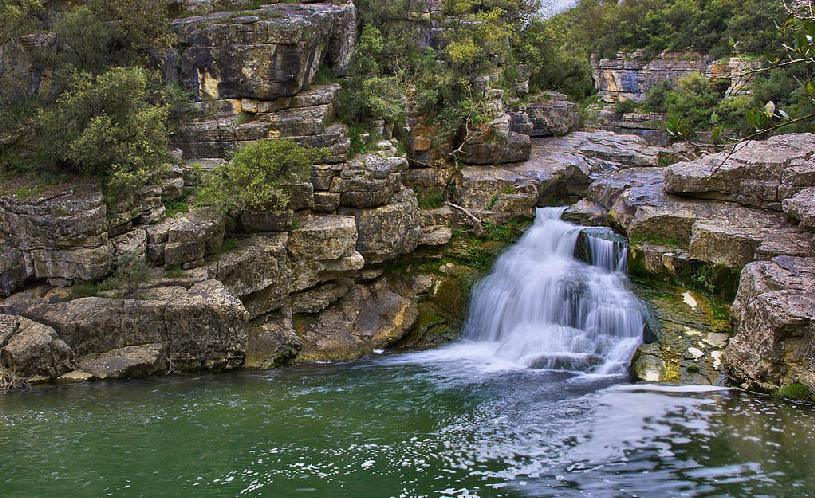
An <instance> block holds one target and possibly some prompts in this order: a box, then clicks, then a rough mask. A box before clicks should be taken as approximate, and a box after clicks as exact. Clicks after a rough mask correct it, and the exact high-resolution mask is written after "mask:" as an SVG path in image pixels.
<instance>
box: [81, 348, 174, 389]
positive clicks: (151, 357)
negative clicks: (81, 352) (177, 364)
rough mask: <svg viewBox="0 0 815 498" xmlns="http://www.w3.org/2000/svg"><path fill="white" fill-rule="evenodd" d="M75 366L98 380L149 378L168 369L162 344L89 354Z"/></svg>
mask: <svg viewBox="0 0 815 498" xmlns="http://www.w3.org/2000/svg"><path fill="white" fill-rule="evenodd" d="M77 365H78V366H79V370H80V371H82V372H86V373H88V374H90V375H91V378H92V379H100V380H102V379H128V378H137V377H149V376H151V375H156V374H163V373H166V372H167V367H168V365H167V358H166V356H165V354H164V345H163V344H145V345H142V346H127V347H124V348H121V349H114V350H112V351H106V352H104V353H101V354H90V355H87V356H83V357H82V358H79V359H78V360H77ZM74 376H76V374H74ZM83 380H84V379H83Z"/></svg>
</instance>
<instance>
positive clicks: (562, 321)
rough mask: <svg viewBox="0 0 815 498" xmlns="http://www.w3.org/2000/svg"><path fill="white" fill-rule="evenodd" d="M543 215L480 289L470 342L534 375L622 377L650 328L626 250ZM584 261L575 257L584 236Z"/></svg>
mask: <svg viewBox="0 0 815 498" xmlns="http://www.w3.org/2000/svg"><path fill="white" fill-rule="evenodd" d="M563 211H564V209H563V208H543V209H538V211H537V217H536V220H535V224H534V225H533V226H532V227H531V228H530V229H529V231H528V232H527V233H526V234H525V235H524V236H523V238H522V239H521V240H520V241H519V242H518V243H517V244H516V245H515V246H514V247H512V248H511V249H509V250H508V251H507V252H505V253H504V254H503V255H501V256H500V257H499V258H498V261H497V262H496V265H495V268H494V270H493V272H492V273H491V274H490V275H489V276H488V277H486V278H485V279H484V280H482V281H481V282H480V283H479V284H478V285H477V286H476V288H475V290H474V293H473V297H472V302H471V305H470V314H469V317H468V320H467V323H466V325H465V330H464V337H465V339H468V340H469V341H473V342H475V343H480V344H483V345H486V344H489V345H491V347H492V350H493V354H494V355H495V356H496V357H498V358H500V359H503V360H507V361H509V362H512V363H515V364H521V365H525V366H527V367H530V368H543V369H562V370H572V371H581V372H587V373H596V374H615V373H623V372H624V371H625V368H626V367H627V365H628V361H629V360H630V358H631V355H632V354H633V352H634V350H635V349H636V347H637V346H638V345H639V343H640V341H641V338H642V332H643V328H644V323H645V322H644V319H643V309H642V305H641V304H640V302H639V301H638V300H637V298H636V297H635V296H634V295H633V293H632V292H631V291H630V290H629V289H628V286H627V282H628V281H627V278H626V276H625V273H624V272H625V269H626V259H627V246H626V245H625V244H624V242H622V241H621V240H620V239H619V238H615V237H614V236H613V233H612V232H610V231H608V230H603V229H585V228H583V227H579V226H576V225H573V224H571V223H567V222H565V221H562V220H561V215H562V214H563ZM582 230H585V231H584V237H585V238H586V239H587V240H586V241H585V244H584V248H585V249H584V251H585V252H586V253H588V254H585V255H584V257H586V259H587V260H588V261H591V262H592V264H588V263H585V262H583V261H580V260H578V259H577V258H576V257H575V249H576V245H577V242H578V236H579V235H580V232H581V231H582Z"/></svg>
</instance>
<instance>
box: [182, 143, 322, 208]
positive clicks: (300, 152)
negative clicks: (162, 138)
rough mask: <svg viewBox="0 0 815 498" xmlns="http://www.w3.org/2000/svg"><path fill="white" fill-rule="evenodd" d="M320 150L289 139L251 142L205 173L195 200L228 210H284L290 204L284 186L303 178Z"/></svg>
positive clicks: (318, 155)
mask: <svg viewBox="0 0 815 498" xmlns="http://www.w3.org/2000/svg"><path fill="white" fill-rule="evenodd" d="M323 154H324V151H321V150H319V149H311V148H306V147H303V146H301V145H299V144H297V143H296V142H293V141H291V140H282V139H270V140H261V141H258V142H252V143H250V144H248V145H245V146H243V147H242V148H241V149H239V150H238V152H237V153H236V154H235V157H234V158H232V160H231V161H229V162H228V163H226V164H223V165H220V166H218V167H216V168H215V169H214V170H213V171H212V172H210V173H209V174H208V175H206V177H205V178H204V185H203V187H202V188H201V190H200V191H199V193H198V197H197V199H196V202H197V204H199V205H203V206H212V207H215V208H217V209H219V210H221V211H222V212H227V213H240V212H242V211H245V210H247V209H251V210H284V209H286V208H288V205H289V195H288V193H287V192H286V186H287V185H291V184H294V183H302V182H304V181H306V180H307V179H308V177H309V174H310V171H311V165H312V164H313V163H314V162H315V161H317V160H319V159H320V157H321V156H322V155H323Z"/></svg>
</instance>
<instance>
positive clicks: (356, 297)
mask: <svg viewBox="0 0 815 498" xmlns="http://www.w3.org/2000/svg"><path fill="white" fill-rule="evenodd" d="M416 317H417V305H416V301H415V299H411V298H410V297H405V296H403V295H401V294H400V293H398V292H396V291H395V290H394V288H392V286H391V285H390V284H389V282H388V281H387V279H380V280H378V281H376V282H374V283H373V284H368V285H364V284H357V285H355V286H353V288H352V289H351V290H350V291H349V292H348V293H347V294H346V295H345V297H343V298H342V299H341V300H340V301H338V302H337V303H336V304H334V305H332V306H330V307H329V308H327V309H326V310H325V311H323V312H321V313H320V314H319V315H316V316H307V315H300V316H296V317H295V324H294V328H295V331H296V332H297V335H298V336H299V337H300V338H301V340H302V341H303V350H302V352H301V353H300V356H299V359H300V360H301V361H314V360H351V359H355V358H359V357H360V356H363V355H365V354H370V353H371V352H372V351H373V350H374V349H379V348H385V347H387V346H389V345H392V344H394V343H396V342H397V341H398V340H399V339H401V338H402V337H403V336H404V335H405V334H406V333H407V332H408V331H409V330H410V327H411V326H412V325H413V323H414V322H415V320H416Z"/></svg>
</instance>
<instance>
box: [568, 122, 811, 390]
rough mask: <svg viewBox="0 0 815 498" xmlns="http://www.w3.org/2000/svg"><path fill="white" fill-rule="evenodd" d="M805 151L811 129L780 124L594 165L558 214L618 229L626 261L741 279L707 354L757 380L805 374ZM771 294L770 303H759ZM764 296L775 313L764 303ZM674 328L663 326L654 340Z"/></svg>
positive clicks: (705, 280) (712, 283)
mask: <svg viewBox="0 0 815 498" xmlns="http://www.w3.org/2000/svg"><path fill="white" fill-rule="evenodd" d="M813 157H815V143H814V142H813V135H810V134H800V135H782V136H778V137H773V138H771V139H769V140H766V141H762V142H748V143H745V144H741V145H740V146H738V147H737V148H736V150H734V151H728V152H724V153H720V154H711V155H707V156H705V157H702V158H701V159H698V160H694V161H685V162H680V163H677V164H674V165H672V166H670V167H667V168H660V167H636V168H629V169H619V170H616V171H613V172H611V173H607V174H603V175H600V176H599V177H598V178H597V179H596V180H595V181H594V182H592V184H591V185H590V186H589V187H588V190H587V195H586V197H585V199H583V200H582V201H581V202H579V203H577V204H574V205H573V206H572V207H571V208H570V209H569V210H567V212H566V215H565V216H566V218H568V219H574V220H576V221H581V222H584V223H591V224H606V225H609V226H613V227H614V228H616V229H617V230H619V231H621V232H622V233H624V234H626V235H627V236H628V237H629V239H630V240H631V241H632V244H633V245H632V257H633V259H634V261H633V265H634V269H635V271H642V272H647V273H648V274H649V275H662V276H665V277H666V278H668V279H678V280H685V281H696V282H697V283H702V284H704V285H706V286H709V287H711V288H719V289H721V290H722V291H723V292H724V293H725V294H729V293H730V292H735V289H736V288H737V287H738V297H737V299H736V304H735V305H734V310H733V311H734V325H735V327H734V333H735V336H734V337H735V339H734V340H733V341H731V342H730V345H729V346H728V347H727V349H726V350H725V353H724V355H723V356H721V352H719V353H717V355H719V356H718V357H717V358H716V359H715V360H719V359H723V361H715V362H716V363H717V365H718V366H719V367H721V366H722V365H724V366H725V367H727V369H728V372H729V373H730V374H731V376H732V377H733V378H735V379H737V380H739V381H740V382H745V384H746V385H749V386H753V387H760V388H763V389H770V388H775V387H778V386H779V385H781V384H784V383H789V382H805V383H810V382H811V378H810V377H808V375H809V374H807V373H806V372H807V371H809V372H810V373H811V354H810V353H811V345H810V343H811V341H812V334H811V330H810V329H811V316H809V315H810V313H809V312H810V311H811V310H809V309H808V306H809V304H806V299H805V296H806V295H807V292H809V291H808V289H809V287H808V286H809V283H811V282H810V279H811V276H810V275H809V273H808V270H807V268H809V266H808V265H809V261H810V259H809V258H812V257H813V255H815V237H813V234H812V232H811V231H810V229H808V226H809V225H808V224H807V222H806V221H805V220H807V219H808V218H807V215H806V213H807V209H808V208H807V206H808V205H809V204H811V201H810V197H809V195H808V194H809V192H811V190H810V189H811V188H812V185H813V184H815V176H813V174H814V173H815V160H813ZM742 269H743V270H742ZM739 272H741V279H740V281H739V277H738V274H739ZM780 289H787V290H786V291H784V292H782V295H783V296H784V297H783V298H782V297H780V296H779V295H776V294H773V292H775V291H778V290H780ZM801 299H804V301H801ZM769 301H772V303H773V305H772V306H770V305H766V306H765V305H764V304H763V303H765V302H769ZM771 307H772V313H769V312H767V311H763V310H767V309H770V308H771ZM768 313H769V315H768ZM792 323H795V324H797V325H796V326H795V327H792V325H786V324H792ZM776 324H777V325H776ZM790 327H792V328H790ZM796 327H797V328H796ZM808 327H809V328H808ZM793 330H794V331H793ZM680 335H681V334H680ZM791 337H794V339H790V338H791ZM676 338H677V335H676V334H673V336H671V337H667V336H666V337H665V338H660V344H661V345H662V346H664V345H665V344H666V343H665V341H669V340H675V339H676ZM686 339H688V338H687V337H686V338H685V339H682V340H683V341H685V340H686ZM691 340H692V339H691ZM690 347H693V348H694V350H698V351H703V348H700V347H698V346H696V345H694V346H690ZM653 349H654V346H647V347H645V348H644V349H643V352H642V353H641V356H642V357H643V358H646V357H650V356H653V355H654V351H652V350H653ZM721 349H722V348H719V349H717V351H721ZM663 350H664V348H663ZM782 351H785V352H783V353H782ZM694 352H695V351H694ZM703 352H704V351H703ZM771 352H772V354H770V353H771ZM688 354H690V353H688ZM649 355H650V356H649ZM700 358H701V359H710V358H709V356H708V355H707V354H704V355H702V356H700ZM759 359H761V361H759ZM663 361H665V360H664V359H663ZM748 365H749V366H748ZM807 369H809V370H807ZM714 377H715V376H714ZM710 378H711V377H710V376H708V379H710ZM810 385H811V384H810Z"/></svg>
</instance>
